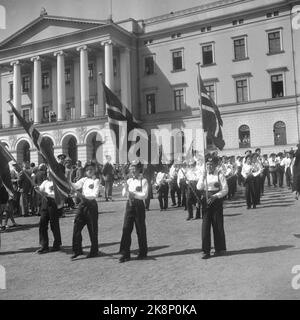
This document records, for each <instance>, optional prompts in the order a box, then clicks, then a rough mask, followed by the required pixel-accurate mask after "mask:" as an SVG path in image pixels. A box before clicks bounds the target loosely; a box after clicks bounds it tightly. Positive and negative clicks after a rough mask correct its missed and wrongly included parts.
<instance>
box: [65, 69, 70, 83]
mask: <svg viewBox="0 0 300 320" xmlns="http://www.w3.org/2000/svg"><path fill="white" fill-rule="evenodd" d="M65 83H66V84H70V83H71V69H70V68H67V69H65Z"/></svg>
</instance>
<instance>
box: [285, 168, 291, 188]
mask: <svg viewBox="0 0 300 320" xmlns="http://www.w3.org/2000/svg"><path fill="white" fill-rule="evenodd" d="M285 181H286V186H287V187H288V188H290V187H291V186H292V172H291V168H290V167H288V168H287V169H286V172H285Z"/></svg>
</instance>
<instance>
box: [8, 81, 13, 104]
mask: <svg viewBox="0 0 300 320" xmlns="http://www.w3.org/2000/svg"><path fill="white" fill-rule="evenodd" d="M13 98H14V85H13V83H12V82H10V83H9V99H10V100H12V99H13Z"/></svg>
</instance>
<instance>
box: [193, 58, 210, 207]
mask: <svg viewBox="0 0 300 320" xmlns="http://www.w3.org/2000/svg"><path fill="white" fill-rule="evenodd" d="M196 65H197V68H198V92H199V107H200V114H201V122H202V138H203V159H204V171H203V174H204V177H205V179H204V184H205V198H206V206H207V201H208V187H207V170H206V161H205V146H206V141H205V140H206V139H205V133H204V123H203V108H202V95H201V81H200V80H201V74H200V62H198V63H196Z"/></svg>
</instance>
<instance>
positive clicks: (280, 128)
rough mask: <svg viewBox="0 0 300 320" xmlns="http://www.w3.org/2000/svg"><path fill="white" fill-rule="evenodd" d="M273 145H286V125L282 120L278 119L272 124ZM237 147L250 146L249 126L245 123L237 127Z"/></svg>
mask: <svg viewBox="0 0 300 320" xmlns="http://www.w3.org/2000/svg"><path fill="white" fill-rule="evenodd" d="M273 134H274V145H275V146H281V145H286V144H287V140H286V125H285V123H284V122H283V121H278V122H276V123H275V124H274V126H273ZM238 135H239V147H240V148H251V139H250V128H249V126H247V125H242V126H240V127H239V129H238Z"/></svg>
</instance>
